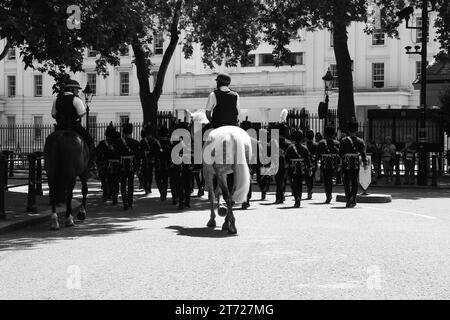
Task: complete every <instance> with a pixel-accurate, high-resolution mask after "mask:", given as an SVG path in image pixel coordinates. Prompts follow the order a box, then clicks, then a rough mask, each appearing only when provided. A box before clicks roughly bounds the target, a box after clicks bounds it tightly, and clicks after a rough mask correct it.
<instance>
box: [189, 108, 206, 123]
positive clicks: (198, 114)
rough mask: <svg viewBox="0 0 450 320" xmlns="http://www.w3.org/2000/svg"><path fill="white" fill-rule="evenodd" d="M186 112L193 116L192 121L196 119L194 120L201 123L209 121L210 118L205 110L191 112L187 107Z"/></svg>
mask: <svg viewBox="0 0 450 320" xmlns="http://www.w3.org/2000/svg"><path fill="white" fill-rule="evenodd" d="M186 112H187V113H188V114H189V115H190V116H191V118H192V121H194V122H197V123H201V124H207V123H209V120H208V118H207V117H206V113H205V110H197V111H195V112H191V111H190V110H188V109H186Z"/></svg>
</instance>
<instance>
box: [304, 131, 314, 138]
mask: <svg viewBox="0 0 450 320" xmlns="http://www.w3.org/2000/svg"><path fill="white" fill-rule="evenodd" d="M305 137H306V138H307V139H309V140H312V139H314V131H312V130H311V129H308V130H306V132H305Z"/></svg>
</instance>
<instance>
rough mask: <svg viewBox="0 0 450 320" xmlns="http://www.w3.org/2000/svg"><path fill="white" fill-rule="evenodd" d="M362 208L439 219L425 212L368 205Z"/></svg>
mask: <svg viewBox="0 0 450 320" xmlns="http://www.w3.org/2000/svg"><path fill="white" fill-rule="evenodd" d="M361 208H364V209H372V210H378V211H384V212H398V213H403V214H408V215H410V216H416V217H421V218H426V219H437V218H436V217H433V216H427V215H425V214H419V213H414V212H409V211H402V210H395V209H382V208H376V207H367V206H361Z"/></svg>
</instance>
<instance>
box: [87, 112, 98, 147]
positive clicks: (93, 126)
mask: <svg viewBox="0 0 450 320" xmlns="http://www.w3.org/2000/svg"><path fill="white" fill-rule="evenodd" d="M87 121H88V123H89V134H90V135H91V137H92V139H93V140H94V142H95V143H97V116H91V115H90V116H89V118H88V119H87Z"/></svg>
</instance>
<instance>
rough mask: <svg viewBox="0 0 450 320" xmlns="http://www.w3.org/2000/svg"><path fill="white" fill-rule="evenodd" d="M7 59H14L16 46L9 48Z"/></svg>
mask: <svg viewBox="0 0 450 320" xmlns="http://www.w3.org/2000/svg"><path fill="white" fill-rule="evenodd" d="M8 60H16V48H9V50H8Z"/></svg>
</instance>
